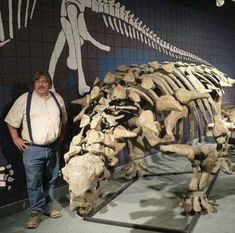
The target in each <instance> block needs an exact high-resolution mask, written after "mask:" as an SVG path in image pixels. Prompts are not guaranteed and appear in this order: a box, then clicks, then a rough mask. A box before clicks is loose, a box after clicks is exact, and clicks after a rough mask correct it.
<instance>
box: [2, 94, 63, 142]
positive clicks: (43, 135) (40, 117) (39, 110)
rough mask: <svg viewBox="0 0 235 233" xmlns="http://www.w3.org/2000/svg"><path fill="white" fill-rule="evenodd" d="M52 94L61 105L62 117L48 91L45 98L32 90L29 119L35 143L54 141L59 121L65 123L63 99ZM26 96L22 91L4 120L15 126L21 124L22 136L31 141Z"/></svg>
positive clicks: (59, 126)
mask: <svg viewBox="0 0 235 233" xmlns="http://www.w3.org/2000/svg"><path fill="white" fill-rule="evenodd" d="M54 94H55V96H56V99H57V100H58V102H59V104H60V106H61V109H62V118H60V110H59V107H58V106H57V104H56V102H55V100H54V98H53V97H52V95H51V94H50V93H49V95H48V96H47V97H46V98H42V97H40V96H39V95H38V94H37V93H36V92H35V91H33V95H32V100H31V107H30V120H31V128H32V136H33V143H35V144H38V145H47V144H50V143H52V142H54V141H55V140H56V139H57V138H58V136H59V134H60V129H61V123H62V124H66V122H67V113H66V109H65V104H64V100H63V99H62V97H61V96H60V95H59V94H58V93H54ZM27 96H28V93H24V94H23V95H21V96H20V97H19V98H18V99H17V100H16V101H15V103H14V104H13V106H12V107H11V109H10V111H9V112H8V114H7V116H6V118H5V122H7V123H8V124H10V125H11V126H13V127H15V128H20V127H21V126H22V132H21V136H22V138H23V139H24V140H27V141H29V142H31V140H30V137H29V132H28V126H27V121H26V120H27V119H26V103H27Z"/></svg>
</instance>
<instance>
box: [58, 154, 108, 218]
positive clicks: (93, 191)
mask: <svg viewBox="0 0 235 233" xmlns="http://www.w3.org/2000/svg"><path fill="white" fill-rule="evenodd" d="M62 173H63V177H64V179H65V180H66V182H67V183H68V184H69V191H70V208H71V210H72V211H77V213H78V214H79V215H81V216H86V215H88V214H90V213H92V212H93V211H94V208H95V206H96V200H97V199H98V196H99V194H100V193H101V191H102V189H103V187H104V185H105V184H106V182H107V178H109V176H110V173H109V171H108V170H107V168H106V167H105V165H104V161H103V160H102V159H101V158H100V157H99V156H96V155H94V154H89V153H88V154H85V155H83V156H76V157H73V158H71V160H70V161H69V162H68V164H67V165H66V167H64V168H63V169H62Z"/></svg>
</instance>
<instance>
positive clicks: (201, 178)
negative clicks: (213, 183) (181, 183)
mask: <svg viewBox="0 0 235 233" xmlns="http://www.w3.org/2000/svg"><path fill="white" fill-rule="evenodd" d="M160 150H161V151H162V152H171V153H176V154H178V155H182V156H185V157H186V158H188V159H189V160H190V161H191V163H192V178H191V181H190V183H189V186H188V194H187V195H186V196H185V197H184V200H183V201H182V203H181V206H182V207H183V208H184V210H185V212H201V211H202V210H208V211H212V212H214V211H215V210H216V209H215V208H214V205H213V204H214V203H213V202H212V201H209V200H208V199H207V195H206V194H205V192H204V190H205V187H206V185H207V182H208V178H209V176H210V174H211V171H212V169H213V167H214V165H215V163H216V161H217V158H218V152H217V150H216V149H215V148H211V147H203V146H189V145H182V144H174V145H166V146H161V147H160Z"/></svg>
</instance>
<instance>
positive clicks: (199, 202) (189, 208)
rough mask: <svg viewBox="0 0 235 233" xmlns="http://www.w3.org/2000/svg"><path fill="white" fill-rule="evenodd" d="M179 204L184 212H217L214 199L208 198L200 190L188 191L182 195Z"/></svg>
mask: <svg viewBox="0 0 235 233" xmlns="http://www.w3.org/2000/svg"><path fill="white" fill-rule="evenodd" d="M180 206H181V207H182V208H183V209H184V211H185V213H195V212H202V211H207V212H213V213H215V212H217V209H216V208H215V201H212V200H208V198H207V195H206V194H204V193H203V192H201V191H197V192H190V193H189V194H188V195H186V196H184V199H183V200H182V201H181V203H180Z"/></svg>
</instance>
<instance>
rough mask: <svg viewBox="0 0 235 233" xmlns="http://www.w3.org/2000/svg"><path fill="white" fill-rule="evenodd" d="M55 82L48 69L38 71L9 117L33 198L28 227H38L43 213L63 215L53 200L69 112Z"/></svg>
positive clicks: (14, 140)
mask: <svg viewBox="0 0 235 233" xmlns="http://www.w3.org/2000/svg"><path fill="white" fill-rule="evenodd" d="M51 86H52V80H51V77H50V75H49V73H48V72H45V71H39V72H36V73H35V74H34V76H33V91H32V92H27V93H24V94H23V95H21V96H20V97H19V98H18V99H17V100H16V101H15V103H14V104H13V106H12V108H11V109H10V111H9V112H8V114H7V116H6V118H5V121H6V122H7V124H8V129H9V131H10V135H11V137H12V140H13V142H14V144H15V145H16V146H17V147H18V149H19V150H21V151H22V152H23V163H24V167H25V173H26V181H27V191H28V197H29V202H30V206H29V211H30V218H29V221H28V222H27V225H26V227H27V228H37V227H38V225H39V223H40V221H41V215H42V214H45V215H48V216H50V217H52V218H57V217H61V216H62V215H61V213H60V212H59V211H58V210H56V209H54V208H53V205H52V202H53V192H54V186H55V181H56V178H57V177H58V173H59V158H58V147H59V143H60V142H62V140H63V137H64V133H65V126H66V122H67V113H66V109H65V105H64V101H63V99H62V97H61V96H60V95H59V94H57V93H55V92H54V93H53V92H50V91H49V89H50V88H51ZM19 128H20V129H21V132H19Z"/></svg>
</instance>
